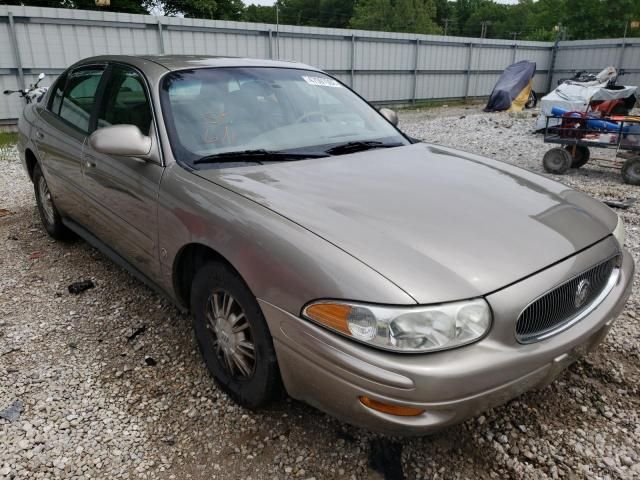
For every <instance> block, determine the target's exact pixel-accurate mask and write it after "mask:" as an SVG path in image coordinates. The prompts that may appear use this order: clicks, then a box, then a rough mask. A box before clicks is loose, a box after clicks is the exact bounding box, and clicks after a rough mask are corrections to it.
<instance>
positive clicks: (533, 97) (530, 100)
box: [524, 90, 538, 108]
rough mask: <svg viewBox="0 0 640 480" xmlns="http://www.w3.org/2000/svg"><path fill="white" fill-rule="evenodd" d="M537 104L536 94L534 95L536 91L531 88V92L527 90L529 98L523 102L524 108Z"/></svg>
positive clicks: (534, 106)
mask: <svg viewBox="0 0 640 480" xmlns="http://www.w3.org/2000/svg"><path fill="white" fill-rule="evenodd" d="M537 104H538V95H536V92H534V91H533V90H531V92H529V98H528V99H527V103H525V104H524V108H536V105H537Z"/></svg>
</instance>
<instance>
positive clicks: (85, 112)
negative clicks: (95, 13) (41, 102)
mask: <svg viewBox="0 0 640 480" xmlns="http://www.w3.org/2000/svg"><path fill="white" fill-rule="evenodd" d="M105 67H106V65H104V64H103V65H83V66H80V67H77V68H74V69H73V70H69V71H67V72H65V73H64V74H63V75H61V76H60V78H59V79H58V80H57V81H56V84H55V85H54V87H53V91H52V92H51V95H50V96H49V97H48V103H47V105H46V108H44V109H42V110H40V119H39V121H38V122H37V124H36V129H35V134H34V138H35V143H36V148H37V150H38V158H39V159H40V163H41V165H42V168H43V170H44V175H45V177H46V179H47V183H48V184H49V189H50V190H51V193H52V195H53V197H54V201H55V203H56V206H57V207H58V209H59V210H60V211H61V212H62V213H63V214H64V215H67V216H71V217H73V218H74V219H75V220H76V221H78V222H79V223H85V221H86V209H84V208H83V206H84V204H85V203H86V202H85V199H84V198H83V196H82V189H81V183H82V174H81V166H80V165H81V159H82V149H83V144H84V142H85V141H86V139H87V136H88V135H89V130H90V119H91V116H92V114H93V110H94V107H95V103H96V94H97V92H98V88H99V85H100V82H101V80H102V75H103V73H104V70H105Z"/></svg>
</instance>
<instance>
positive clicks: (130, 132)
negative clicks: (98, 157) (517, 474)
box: [89, 125, 151, 158]
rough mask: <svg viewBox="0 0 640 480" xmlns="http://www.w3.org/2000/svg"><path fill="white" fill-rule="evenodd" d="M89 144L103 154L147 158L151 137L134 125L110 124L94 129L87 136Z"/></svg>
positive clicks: (149, 151)
mask: <svg viewBox="0 0 640 480" xmlns="http://www.w3.org/2000/svg"><path fill="white" fill-rule="evenodd" d="M89 144H90V145H91V148H93V149H94V150H95V151H96V152H99V153H104V154H105V155H120V156H123V157H142V158H147V157H148V156H149V154H150V153H151V137H147V136H146V135H144V134H143V133H142V132H141V131H140V129H139V128H138V127H136V126H135V125H111V126H110V127H104V128H101V129H100V130H96V131H95V132H93V133H92V134H91V136H90V137H89Z"/></svg>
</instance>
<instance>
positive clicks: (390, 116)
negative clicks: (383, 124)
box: [380, 108, 398, 127]
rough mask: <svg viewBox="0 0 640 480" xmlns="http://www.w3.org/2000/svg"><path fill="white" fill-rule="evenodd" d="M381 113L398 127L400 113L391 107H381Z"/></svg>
mask: <svg viewBox="0 0 640 480" xmlns="http://www.w3.org/2000/svg"><path fill="white" fill-rule="evenodd" d="M380 113H381V114H382V116H383V117H384V118H386V119H387V120H389V122H390V123H392V124H393V125H395V126H396V127H397V126H398V114H397V113H396V112H394V111H393V110H391V109H390V108H381V109H380Z"/></svg>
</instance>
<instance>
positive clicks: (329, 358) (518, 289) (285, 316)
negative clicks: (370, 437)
mask: <svg viewBox="0 0 640 480" xmlns="http://www.w3.org/2000/svg"><path fill="white" fill-rule="evenodd" d="M613 242H615V240H613V239H612V238H611V237H609V238H608V239H605V240H604V241H603V242H600V243H599V244H597V245H595V246H593V247H591V248H590V249H588V250H587V251H585V252H582V253H580V254H579V255H576V256H574V257H572V258H570V259H567V260H565V261H563V262H561V263H559V264H556V265H554V266H553V267H550V268H548V269H546V270H544V271H542V272H540V273H538V274H536V275H534V276H532V277H529V278H527V279H525V280H523V281H521V282H518V283H516V284H514V285H512V286H510V287H507V288H505V289H503V290H500V291H498V292H496V293H493V294H491V295H489V296H487V297H486V298H487V300H488V301H489V303H490V305H491V307H492V309H493V313H494V323H493V326H492V329H491V332H490V333H489V335H488V336H487V337H485V338H484V339H482V340H481V341H479V342H477V343H475V344H472V345H468V346H465V347H460V348H457V349H453V350H448V351H443V352H434V353H430V354H419V355H415V354H413V355H412V354H398V353H390V352H384V351H381V350H376V349H374V348H371V347H367V346H365V345H361V344H358V343H356V342H353V341H350V340H348V339H346V338H344V337H342V336H339V335H337V334H334V333H332V332H329V331H327V330H325V329H323V328H321V327H318V326H316V325H314V324H312V323H311V322H307V321H305V320H302V319H300V318H299V317H297V316H295V315H291V314H290V313H288V312H285V311H283V310H281V309H279V308H277V307H275V306H274V305H271V304H270V303H268V302H265V301H262V300H261V301H260V304H261V307H262V310H263V312H264V314H265V317H266V319H267V322H268V324H269V328H270V330H271V333H272V336H273V339H274V346H275V349H276V354H277V357H278V363H279V365H280V371H281V374H282V379H283V382H284V385H285V387H286V389H287V391H288V393H289V395H291V396H292V397H293V398H296V399H299V400H302V401H305V402H307V403H309V404H310V405H313V406H315V407H317V408H319V409H320V410H322V411H325V412H327V413H329V414H331V415H333V416H335V417H337V418H339V419H341V420H343V421H345V422H347V423H351V424H354V425H358V426H362V427H365V428H368V429H371V430H375V431H380V432H384V433H388V434H392V435H420V434H427V433H431V432H434V431H437V430H439V429H441V428H443V427H446V426H448V425H453V424H456V423H460V422H462V421H463V420H465V419H467V418H469V417H472V416H474V415H477V414H479V413H480V412H482V411H485V410H487V409H489V408H492V407H495V406H497V405H500V404H503V403H505V402H506V401H508V400H510V399H511V398H514V397H516V396H518V395H520V394H522V393H523V392H525V391H527V390H530V389H532V388H535V387H538V386H541V385H544V384H546V383H549V382H551V381H552V380H553V379H554V378H555V377H556V376H557V375H558V374H559V373H560V372H561V371H562V370H564V369H565V368H566V367H567V366H568V365H570V364H571V363H572V362H573V361H575V360H576V359H577V358H579V357H580V356H582V355H584V354H585V353H587V352H588V351H590V350H592V349H593V348H595V347H596V346H597V345H598V344H599V343H600V342H601V341H602V339H603V338H604V337H605V335H606V334H607V332H608V331H609V329H610V327H611V325H612V323H613V320H614V319H615V318H616V317H617V316H618V315H619V313H620V312H621V311H622V309H623V308H624V304H625V302H626V300H627V298H628V296H629V295H630V293H631V285H632V280H633V274H634V269H635V268H634V263H633V259H632V257H631V255H630V254H629V253H628V252H627V251H624V252H623V260H622V266H621V269H620V276H619V278H618V282H617V284H616V285H615V287H614V288H613V290H612V291H611V293H610V294H609V295H608V296H607V297H606V298H605V299H604V300H603V301H602V303H601V304H600V305H599V306H598V307H597V308H596V309H595V310H594V311H593V312H592V313H591V314H590V315H588V316H587V317H585V318H584V319H583V320H581V321H580V322H579V323H577V324H576V325H574V326H572V327H571V328H569V329H567V330H565V331H563V332H561V333H558V334H557V335H555V336H552V337H550V338H548V339H546V340H544V341H540V342H537V343H532V344H528V345H522V344H519V343H517V342H516V340H515V336H514V333H515V319H516V318H517V316H518V314H519V312H520V309H521V308H522V307H523V306H524V305H526V304H527V302H528V301H530V300H531V299H532V298H535V297H536V296H537V295H538V294H539V293H543V292H544V291H546V290H548V286H549V285H555V284H558V283H560V282H561V281H562V280H563V279H565V278H568V276H569V275H571V273H572V272H574V271H580V269H584V266H585V265H590V264H593V263H595V262H594V259H598V258H604V256H606V255H607V254H608V253H610V251H611V249H614V248H615V249H617V242H616V243H613ZM362 395H365V396H367V397H370V398H372V399H374V400H378V401H381V402H384V403H389V404H394V405H402V406H409V407H417V408H422V409H424V410H425V412H424V413H423V414H421V415H418V416H413V417H401V416H393V415H389V414H386V413H381V412H379V411H376V410H372V409H370V408H368V407H366V406H364V405H363V404H362V403H361V402H360V401H359V397H360V396H362Z"/></svg>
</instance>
